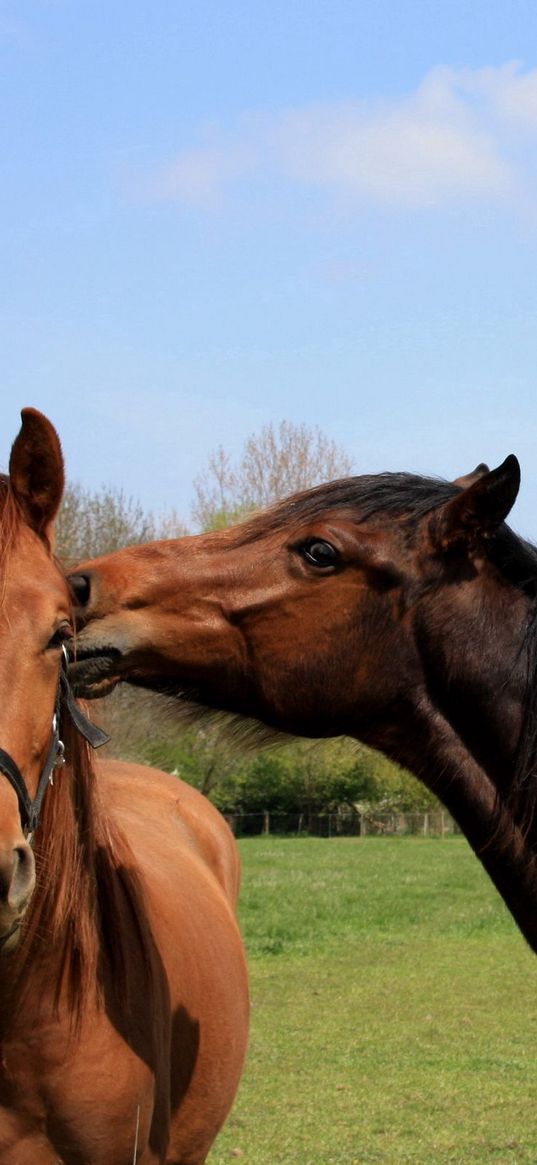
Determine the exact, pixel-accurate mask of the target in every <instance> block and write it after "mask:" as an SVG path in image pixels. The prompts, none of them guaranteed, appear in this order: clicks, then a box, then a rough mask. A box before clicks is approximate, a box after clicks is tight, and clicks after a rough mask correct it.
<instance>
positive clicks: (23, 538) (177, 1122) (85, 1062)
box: [0, 409, 248, 1165]
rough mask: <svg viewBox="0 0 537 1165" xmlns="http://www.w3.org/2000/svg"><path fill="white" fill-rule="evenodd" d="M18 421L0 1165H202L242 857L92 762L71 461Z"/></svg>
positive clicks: (5, 714)
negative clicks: (65, 494) (78, 629)
mask: <svg viewBox="0 0 537 1165" xmlns="http://www.w3.org/2000/svg"><path fill="white" fill-rule="evenodd" d="M22 418H23V424H22V428H21V431H20V433H19V436H18V437H17V439H16V441H15V443H14V445H13V449H12V452H11V459H10V468H9V477H2V478H0V629H1V635H0V744H1V746H2V748H1V749H0V1161H1V1162H2V1165H134V1163H138V1165H157V1163H159V1165H164V1163H166V1165H201V1163H202V1162H204V1161H205V1159H206V1156H207V1153H208V1151H209V1148H210V1146H211V1144H212V1142H213V1140H214V1138H215V1136H216V1134H217V1132H218V1131H219V1129H220V1127H221V1125H222V1123H223V1121H224V1119H225V1117H226V1115H227V1113H228V1111H229V1109H230V1107H231V1104H232V1101H233V1098H234V1095H235V1092H236V1088H237V1085H238V1081H239V1077H240V1074H241V1069H242V1065H243V1060H244V1055H245V1048H246V1040H247V1032H248V987H247V977H246V968H245V959H244V953H243V946H242V942H241V938H240V935H239V931H238V927H237V923H236V919H235V901H236V896H237V891H238V879H239V867H238V858H237V851H236V846H235V842H234V840H233V838H232V836H231V833H230V831H229V830H228V828H227V826H226V824H225V822H224V821H223V819H222V818H221V817H220V815H219V814H218V813H217V812H216V811H215V810H214V808H213V807H212V806H211V805H210V804H209V802H207V801H206V800H205V798H203V797H202V796H201V795H199V794H198V793H196V792H195V790H193V789H192V788H190V787H189V786H187V785H184V784H183V783H182V782H180V781H177V780H176V779H175V778H172V777H169V776H167V775H166V774H164V773H158V772H154V771H151V770H147V769H144V768H143V767H142V766H137V765H125V764H121V763H119V762H118V763H104V762H103V763H101V764H99V765H95V766H93V765H92V763H91V762H90V756H89V752H88V747H87V744H86V742H85V741H84V739H82V736H81V735H80V732H79V729H81V730H82V731H83V732H84V734H85V735H86V736H88V737H90V738H91V739H92V740H93V742H94V743H95V737H96V735H97V736H98V733H96V731H95V730H93V731H92V729H91V727H90V726H89V725H88V724H87V721H85V718H84V714H83V713H82V711H81V710H80V708H79V707H78V706H77V705H76V704H75V703H74V700H73V698H72V696H71V693H70V689H69V684H68V680H67V678H66V671H65V670H64V669H63V667H62V659H63V654H64V653H63V645H64V644H65V642H66V641H67V640H68V639H70V637H71V634H72V599H71V593H70V591H69V588H68V585H67V583H66V580H65V577H64V575H63V573H62V571H61V570H60V567H59V565H58V564H57V562H56V561H55V559H54V556H53V554H52V551H51V538H52V532H53V523H54V518H55V515H56V512H57V509H58V506H59V503H60V500H61V496H62V490H63V463H62V455H61V449H60V445H59V441H58V438H57V435H56V433H55V431H54V429H53V428H52V426H51V425H50V423H49V422H48V421H47V420H46V419H45V418H44V417H43V416H41V414H39V413H37V412H36V411H35V410H31V409H27V410H24V411H23V414H22ZM60 738H61V740H60ZM62 742H63V745H62ZM63 746H64V747H65V758H64V759H65V762H66V763H65V764H64V765H63V767H61V766H60V764H59V762H60V761H61V759H62V752H63ZM49 777H50V778H51V780H49Z"/></svg>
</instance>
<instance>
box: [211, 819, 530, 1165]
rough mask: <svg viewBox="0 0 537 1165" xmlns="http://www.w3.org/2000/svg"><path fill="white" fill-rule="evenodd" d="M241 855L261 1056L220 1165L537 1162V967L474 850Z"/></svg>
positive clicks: (319, 848) (401, 844) (245, 850)
mask: <svg viewBox="0 0 537 1165" xmlns="http://www.w3.org/2000/svg"><path fill="white" fill-rule="evenodd" d="M241 849H242V856H243V866H244V873H243V893H242V904H241V916H242V927H243V932H244V935H245V939H246V944H247V948H248V953H249V963H250V975H251V990H252V1005H253V1006H252V1034H251V1046H250V1054H249V1059H248V1064H247V1068H246V1071H245V1074H244V1078H243V1082H242V1085H241V1089H240V1093H239V1097H238V1099H237V1102H236V1105H235V1108H234V1111H233V1113H232V1115H231V1116H230V1118H229V1119H228V1122H227V1124H226V1127H225V1129H224V1130H223V1132H222V1133H221V1135H220V1137H219V1139H218V1141H217V1144H216V1146H215V1147H214V1149H213V1151H212V1153H211V1154H210V1157H209V1165H224V1162H227V1163H229V1162H230V1161H232V1160H234V1159H240V1160H241V1161H242V1162H244V1165H280V1163H281V1165H381V1163H382V1165H384V1163H385V1165H403V1163H405V1165H406V1163H407V1162H415V1163H417V1165H447V1163H448V1162H449V1163H452V1162H453V1163H455V1162H456V1163H457V1165H485V1162H486V1165H535V1163H536V1162H537V960H536V959H535V956H534V955H532V954H531V952H530V951H529V950H528V948H527V947H526V945H525V944H524V942H523V940H522V938H521V937H520V935H519V934H518V932H517V931H516V928H515V926H514V924H513V923H512V921H511V919H510V917H509V915H508V914H507V912H506V910H505V909H504V907H503V905H502V903H501V901H500V899H499V898H498V896H497V894H496V892H495V891H494V889H493V887H492V886H491V885H490V884H489V882H488V881H487V879H486V877H485V875H484V874H483V872H482V871H481V868H480V866H479V864H478V863H477V861H476V859H475V858H474V857H473V855H472V854H471V853H470V851H469V849H468V847H467V846H466V844H465V842H464V841H463V840H461V839H450V840H445V841H439V840H426V839H410V838H409V839H387V838H380V839H375V838H371V839H364V840H361V841H360V840H356V839H338V840H336V839H333V840H331V841H319V840H316V839H307V838H302V839H278V838H266V839H265V838H256V839H251V840H247V841H243V842H242V843H241Z"/></svg>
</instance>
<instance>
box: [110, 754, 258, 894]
mask: <svg viewBox="0 0 537 1165" xmlns="http://www.w3.org/2000/svg"><path fill="white" fill-rule="evenodd" d="M98 773H99V780H100V784H101V787H102V795H103V800H104V803H105V805H106V808H107V811H111V812H112V813H113V814H114V816H115V817H116V818H117V820H118V822H119V824H120V825H121V824H122V823H126V822H127V821H128V822H129V826H130V828H129V830H128V832H129V833H130V832H132V830H133V829H134V830H135V831H136V828H137V823H139V827H140V828H141V829H142V830H143V832H144V834H147V831H148V829H150V828H151V826H153V827H154V828H156V829H157V830H158V834H159V837H160V838H161V839H162V841H163V842H164V841H165V839H166V838H167V837H168V836H169V830H171V838H172V841H173V844H174V846H177V844H182V846H183V847H184V848H185V849H186V850H187V851H190V852H191V853H193V854H195V855H196V857H197V858H199V859H201V861H202V863H203V864H204V865H205V866H206V868H207V869H208V870H209V871H210V872H211V873H212V874H213V875H214V877H215V878H216V880H217V882H218V883H219V884H220V886H221V887H222V889H223V890H224V893H225V895H226V897H227V899H228V901H229V903H230V905H231V906H232V908H233V909H235V908H236V904H237V898H238V894H239V889H240V857H239V851H238V847H237V843H236V841H235V838H234V837H233V834H232V832H231V830H230V828H229V826H228V824H227V822H226V821H225V819H224V818H223V817H222V815H221V813H219V812H218V810H217V809H215V807H214V805H212V804H211V802H210V801H209V800H208V799H207V797H204V796H203V794H202V793H199V792H198V790H197V789H194V788H193V787H192V786H191V785H187V784H186V783H185V781H182V780H180V778H178V777H174V776H171V775H170V774H169V773H165V772H162V771H161V770H159V769H151V768H148V767H147V766H145V765H139V764H131V763H129V762H126V761H116V760H110V761H101V762H100V764H99V766H98Z"/></svg>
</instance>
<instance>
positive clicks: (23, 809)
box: [0, 646, 110, 842]
mask: <svg viewBox="0 0 537 1165" xmlns="http://www.w3.org/2000/svg"><path fill="white" fill-rule="evenodd" d="M68 662H69V657H68V654H67V648H66V647H65V646H63V647H62V663H61V670H60V679H59V683H58V692H57V695H56V709H55V712H54V715H53V717H52V736H51V738H50V745H49V750H48V753H47V758H46V760H45V764H44V767H43V771H42V773H41V776H40V778H39V782H38V785H37V792H36V795H35V797H34V799H33V801H32V798H31V797H30V794H29V792H28V788H27V785H26V781H25V780H24V777H23V775H22V773H21V771H20V769H19V767H18V765H17V764H15V761H14V760H13V757H12V756H10V755H9V753H8V752H4V749H3V748H0V772H1V773H3V774H4V776H5V777H7V779H8V781H9V783H10V784H11V785H12V786H13V788H14V790H15V792H16V794H17V797H18V800H19V811H20V815H21V821H22V828H23V831H24V836H25V837H26V838H27V840H28V841H30V842H31V840H32V837H33V834H34V833H35V831H36V829H37V826H38V825H39V816H40V813H41V807H42V805H43V798H44V796H45V792H46V788H47V785H48V783H49V781H50V784H51V785H52V784H53V783H54V780H53V778H54V770H55V769H57V768H59V767H60V766H61V765H64V764H65V746H64V743H63V741H62V739H61V737H60V712H61V711H62V710H65V711H67V712H68V713H69V716H70V717H71V721H72V723H73V724H74V726H75V728H76V730H77V732H79V733H80V735H81V736H83V737H84V740H87V742H88V744H89V745H90V746H91V748H100V746H101V745H102V744H106V742H107V741H108V740H110V737H109V736H108V735H107V733H106V732H103V730H102V728H98V727H97V725H96V724H92V723H91V721H90V720H88V718H87V716H85V715H84V713H83V712H82V711H81V710H80V708H79V707H78V705H77V703H76V701H75V698H74V696H73V693H72V690H71V685H70V683H69V677H68V671H67V667H68Z"/></svg>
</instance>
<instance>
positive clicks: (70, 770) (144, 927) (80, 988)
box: [0, 475, 156, 1022]
mask: <svg viewBox="0 0 537 1165" xmlns="http://www.w3.org/2000/svg"><path fill="white" fill-rule="evenodd" d="M24 524H25V523H24V516H23V514H22V512H21V510H20V507H19V505H18V503H17V500H16V498H15V497H14V495H13V492H12V490H11V488H10V485H9V479H8V478H7V477H6V476H5V475H0V576H1V577H2V578H5V566H6V564H7V561H8V559H9V555H10V553H11V552H12V550H13V547H14V545H15V543H16V539H17V534H18V532H19V530H20V529H21V528H22V527H23V526H24ZM47 549H48V550H49V553H50V557H51V561H52V562H55V559H54V557H53V555H52V551H51V548H50V546H49V545H48V543H47ZM56 565H57V566H58V569H59V570H60V571H62V568H61V566H60V564H59V563H57V564H56ZM62 573H63V571H62ZM3 597H4V596H3V594H2V590H1V586H0V605H1V603H2V601H3ZM60 732H61V737H62V740H63V742H64V745H65V756H66V764H65V767H64V768H61V769H58V770H56V772H55V774H54V784H53V786H52V787H49V788H47V791H46V794H45V798H44V802H43V807H42V812H41V819H40V824H39V828H38V830H37V831H36V834H35V839H34V854H35V861H36V888H35V891H34V893H33V895H32V898H31V901H30V905H29V907H28V910H27V913H26V916H25V919H24V924H23V928H22V935H21V940H20V942H19V945H18V947H17V948H16V950H15V951H14V952H13V954H12V955H11V956H10V960H11V963H10V965H11V971H12V975H13V982H14V983H16V985H17V988H18V994H19V1001H20V1000H23V999H24V992H25V989H26V988H28V989H30V979H31V975H30V972H31V970H32V967H33V966H34V965H35V963H34V961H35V957H36V951H37V949H38V948H40V949H41V950H42V951H43V952H45V953H46V952H50V951H51V950H53V951H55V952H56V953H57V954H58V962H59V967H60V974H59V975H58V979H57V981H56V984H55V991H56V998H55V1002H56V1006H57V1005H59V1002H60V996H61V994H62V991H63V990H64V989H65V990H66V991H67V995H68V999H69V1002H70V1005H71V1008H72V1015H73V1018H74V1020H75V1022H76V1021H77V1020H78V1019H80V1016H81V1013H82V1007H83V1005H84V1002H85V1000H86V999H87V998H88V997H89V996H91V995H93V997H95V996H96V997H97V999H98V1000H99V1001H100V1002H101V1003H102V1002H103V1001H104V997H105V995H106V994H108V995H109V994H110V992H112V994H113V996H114V997H115V999H116V1000H121V1001H122V1003H123V1005H124V1004H125V1001H126V1002H127V1009H128V1008H129V1006H130V1000H131V999H132V1000H133V1001H134V996H135V993H139V990H140V980H139V973H138V979H137V981H136V985H135V982H134V977H133V973H132V971H131V968H132V966H133V964H136V966H138V967H139V966H140V960H139V959H135V958H134V959H133V943H134V944H135V945H137V946H138V948H139V950H141V954H142V959H141V966H142V972H143V974H144V975H145V977H146V987H147V990H148V991H151V989H152V983H153V978H154V976H155V973H156V970H155V966H154V943H153V939H152V935H151V930H150V926H149V923H148V921H147V915H146V910H145V906H144V895H143V888H142V885H141V881H140V878H139V877H138V875H137V873H136V862H135V859H134V855H133V853H132V851H131V848H130V846H129V844H128V842H127V840H126V838H125V837H124V835H123V833H122V831H121V829H120V828H119V826H118V825H117V824H116V822H115V821H114V820H113V819H112V818H111V817H110V815H109V814H107V812H106V807H105V806H104V805H103V803H102V800H101V794H100V791H99V786H98V782H97V781H96V778H95V772H94V769H93V764H92V758H91V756H90V751H89V748H88V745H87V744H86V742H85V741H84V740H83V739H82V738H81V737H80V735H79V734H78V732H77V731H76V729H75V727H74V725H73V724H72V722H71V720H70V717H69V715H68V713H67V712H65V713H64V714H63V715H62V716H61V724H60Z"/></svg>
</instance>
